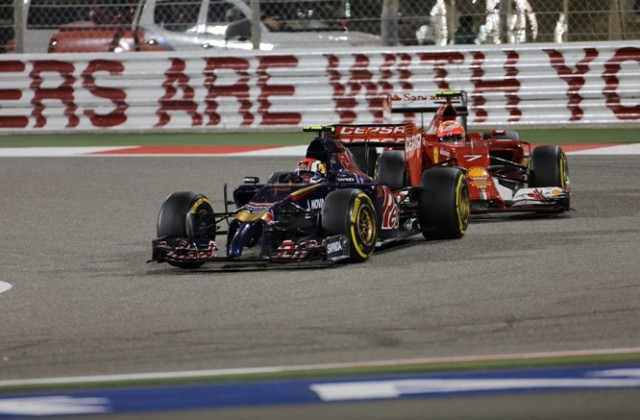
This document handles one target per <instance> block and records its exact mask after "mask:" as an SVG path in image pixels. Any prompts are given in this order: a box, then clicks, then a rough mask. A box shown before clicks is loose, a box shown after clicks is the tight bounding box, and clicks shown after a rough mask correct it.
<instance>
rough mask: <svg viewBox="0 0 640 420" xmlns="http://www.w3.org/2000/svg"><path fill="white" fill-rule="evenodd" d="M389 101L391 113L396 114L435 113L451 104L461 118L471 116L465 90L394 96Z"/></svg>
mask: <svg viewBox="0 0 640 420" xmlns="http://www.w3.org/2000/svg"><path fill="white" fill-rule="evenodd" d="M389 101H390V106H391V112H392V113H395V114H398V113H400V114H402V113H408V112H416V113H425V114H426V113H435V112H437V111H438V110H439V109H440V108H441V107H442V105H446V104H451V105H452V106H453V109H455V111H456V113H457V114H458V115H460V116H466V115H468V114H469V108H468V106H467V103H468V98H467V92H465V91H464V90H461V91H451V90H445V91H439V92H436V93H435V94H434V95H414V94H410V93H404V94H402V95H398V94H393V95H390V96H389Z"/></svg>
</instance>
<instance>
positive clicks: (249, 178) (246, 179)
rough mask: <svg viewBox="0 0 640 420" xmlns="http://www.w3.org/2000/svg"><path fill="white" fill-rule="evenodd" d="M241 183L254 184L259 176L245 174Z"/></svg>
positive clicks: (258, 180) (257, 181)
mask: <svg viewBox="0 0 640 420" xmlns="http://www.w3.org/2000/svg"><path fill="white" fill-rule="evenodd" d="M242 183H243V184H249V185H256V184H259V183H260V178H258V177H257V176H245V177H244V179H243V180H242Z"/></svg>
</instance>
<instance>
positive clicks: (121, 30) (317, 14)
mask: <svg viewBox="0 0 640 420" xmlns="http://www.w3.org/2000/svg"><path fill="white" fill-rule="evenodd" d="M330 3H337V4H335V5H331V4H330ZM338 3H341V2H335V1H325V2H322V1H320V2H313V3H300V5H298V6H296V7H295V8H291V7H287V8H283V7H276V6H277V5H278V3H274V4H272V5H269V4H268V3H267V4H264V5H262V10H263V12H264V13H263V14H262V16H261V22H260V39H261V41H260V43H259V49H261V50H273V49H281V48H296V47H298V48H299V47H305V48H313V47H332V48H333V47H341V46H342V47H352V46H363V45H379V44H380V38H379V37H378V36H376V35H373V34H367V33H364V32H352V31H348V28H347V25H346V23H345V22H341V21H340V17H341V16H342V15H341V10H340V8H339V7H337V6H339V4H338ZM269 6H271V7H269ZM332 6H333V7H332ZM106 10H107V9H106V8H105V6H104V5H102V4H99V5H96V6H95V7H94V8H92V9H91V10H90V11H89V19H88V20H79V21H77V22H72V23H69V24H65V25H63V26H62V27H61V28H60V30H59V31H57V32H55V33H53V34H52V35H51V38H50V40H49V46H48V51H49V52H105V51H114V52H124V51H148V50H162V51H172V50H178V51H186V50H196V51H197V50H203V49H205V50H206V49H230V50H251V49H253V44H252V24H251V20H252V11H251V9H250V7H249V6H248V5H247V3H245V2H244V1H242V0H221V1H216V0H181V1H180V0H145V1H143V2H140V3H138V4H136V5H134V4H133V3H131V4H129V5H125V6H121V8H120V9H119V10H118V11H117V12H116V13H106Z"/></svg>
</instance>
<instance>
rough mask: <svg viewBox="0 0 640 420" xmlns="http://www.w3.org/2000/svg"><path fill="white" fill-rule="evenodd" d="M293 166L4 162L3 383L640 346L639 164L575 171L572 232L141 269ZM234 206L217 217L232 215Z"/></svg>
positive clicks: (577, 160) (508, 224)
mask: <svg viewBox="0 0 640 420" xmlns="http://www.w3.org/2000/svg"><path fill="white" fill-rule="evenodd" d="M295 161H296V159H292V158H261V159H257V158H206V157H202V158H200V157H198V158H194V157H189V158H177V157H172V158H149V157H144V158H133V157H128V158H80V157H79V158H40V159H29V158H25V159H3V160H0V177H1V179H2V182H1V183H0V209H1V213H0V229H1V230H0V239H1V240H0V281H4V282H8V283H10V284H12V285H13V286H14V287H13V288H12V289H10V290H8V291H6V292H4V293H2V294H0V379H18V378H23V379H24V378H34V377H50V376H70V375H90V374H110V373H129V372H147V371H171V370H189V369H200V368H203V369H204V368H206V369H211V368H231V367H250V366H273V365H291V364H309V363H335V362H357V361H371V360H382V359H402V358H414V357H429V356H462V355H482V354H495V353H517V352H537V351H553V350H580V349H596V348H616V347H634V346H638V345H640V251H639V248H640V181H638V174H639V172H638V171H639V169H638V168H639V167H640V157H638V156H627V157H622V156H617V157H594V156H583V157H570V159H569V162H570V168H571V176H572V186H573V189H574V196H573V202H572V204H573V207H575V209H576V210H575V211H573V212H571V214H570V215H568V216H561V217H553V218H528V217H523V216H518V217H510V218H492V219H490V220H484V221H478V222H476V223H473V224H472V225H471V226H470V229H469V231H468V234H467V235H466V236H465V237H464V238H463V239H461V240H456V241H431V242H425V241H423V240H421V239H420V238H416V239H415V240H413V241H410V242H409V243H408V244H406V246H403V247H397V248H395V249H388V250H385V251H384V252H379V253H377V254H376V255H374V257H373V258H372V259H371V260H370V261H369V262H367V263H364V264H359V265H352V266H345V267H340V268H336V269H329V270H297V271H269V272H249V273H223V274H220V273H201V272H199V273H189V272H184V271H181V270H178V269H174V268H170V267H168V266H165V265H157V264H145V260H146V259H148V258H149V256H150V240H151V239H152V237H153V236H154V234H155V219H156V215H157V211H158V208H159V206H160V204H161V203H162V201H163V199H164V198H165V196H166V195H167V194H168V193H169V192H172V191H175V190H185V189H190V190H195V191H199V192H204V193H207V194H209V195H210V196H211V197H212V198H215V199H216V200H214V204H215V203H218V204H219V203H220V199H221V197H222V184H223V183H224V182H228V183H229V184H231V185H234V184H237V183H238V182H239V181H241V179H242V176H243V175H259V176H261V177H264V176H266V175H267V174H268V173H269V172H270V171H272V170H274V169H277V168H287V167H293V165H294V163H295ZM218 208H220V206H218Z"/></svg>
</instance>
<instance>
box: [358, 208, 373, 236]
mask: <svg viewBox="0 0 640 420" xmlns="http://www.w3.org/2000/svg"><path fill="white" fill-rule="evenodd" d="M373 219H374V217H373V213H372V212H371V209H370V208H369V207H368V206H366V205H364V206H360V208H359V209H358V216H357V217H356V229H357V232H358V237H359V238H360V240H361V241H362V243H363V244H364V245H371V244H372V243H373V240H374V237H375V224H374V223H375V222H374V220H373Z"/></svg>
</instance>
